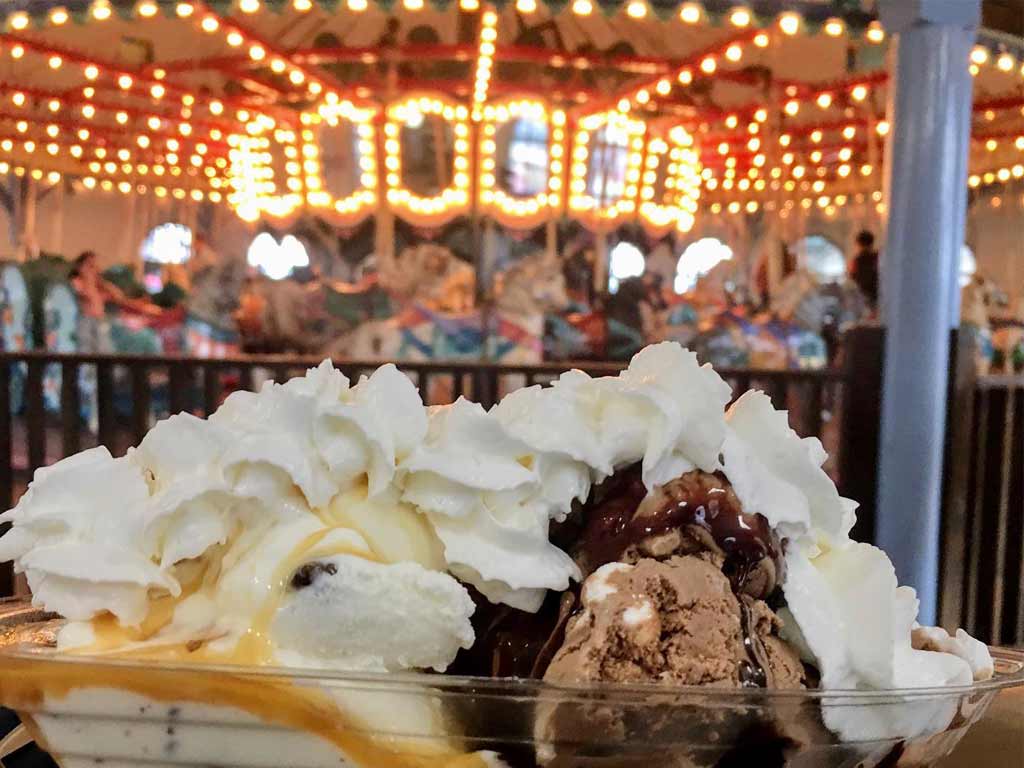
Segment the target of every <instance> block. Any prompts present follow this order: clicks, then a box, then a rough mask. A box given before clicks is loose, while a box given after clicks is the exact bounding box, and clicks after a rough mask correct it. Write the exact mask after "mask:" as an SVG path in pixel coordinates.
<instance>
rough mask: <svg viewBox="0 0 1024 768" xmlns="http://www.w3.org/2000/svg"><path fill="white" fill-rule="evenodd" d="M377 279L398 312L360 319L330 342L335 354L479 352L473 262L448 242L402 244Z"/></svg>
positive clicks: (419, 356) (422, 356) (390, 356)
mask: <svg viewBox="0 0 1024 768" xmlns="http://www.w3.org/2000/svg"><path fill="white" fill-rule="evenodd" d="M378 279H379V284H380V286H381V287H382V288H383V289H384V290H385V291H386V292H387V295H388V296H389V297H390V302H389V304H390V307H393V308H394V314H393V315H392V316H390V317H378V318H376V319H370V320H369V321H368V322H361V323H359V324H358V325H357V326H356V327H355V328H353V329H352V330H351V332H350V333H348V334H345V335H344V336H342V337H341V338H339V339H338V341H337V342H336V343H335V344H333V345H332V346H331V347H330V348H329V350H330V352H331V354H332V356H338V357H350V358H354V359H359V360H431V359H452V358H465V357H470V356H472V355H473V354H474V351H475V355H476V357H479V356H480V352H479V349H480V345H481V344H482V335H481V334H480V330H479V329H480V320H479V316H478V315H477V314H476V313H474V312H472V309H471V308H472V305H473V293H474V289H475V275H474V272H473V268H472V267H471V266H470V265H469V264H467V263H466V262H464V261H462V260H461V259H459V258H457V257H456V256H455V254H453V253H452V252H451V251H450V250H448V249H447V248H444V247H442V246H438V245H434V244H433V243H423V244H420V245H416V246H411V247H409V248H405V249H403V250H402V251H401V252H400V253H399V254H398V256H397V257H396V258H395V260H394V264H393V265H392V266H391V267H390V268H388V269H386V270H384V271H382V272H380V273H379V278H378ZM474 329H475V330H474Z"/></svg>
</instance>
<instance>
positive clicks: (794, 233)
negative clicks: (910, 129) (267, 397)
mask: <svg viewBox="0 0 1024 768" xmlns="http://www.w3.org/2000/svg"><path fill="white" fill-rule="evenodd" d="M870 5H871V4H868V3H861V2H858V1H857V0H852V1H847V2H838V1H837V2H833V3H823V2H802V3H792V2H790V3H784V4H783V3H777V2H769V1H767V0H756V1H755V2H748V3H733V2H717V1H715V2H713V1H712V0H707V2H705V3H698V2H676V0H666V1H662V0H657V1H654V2H648V0H628V1H627V2H607V1H605V0H602V1H601V2H598V0H571V1H570V2H561V1H556V0H550V1H548V0H543V1H542V0H515V1H514V2H513V1H511V0H510V1H508V2H500V3H484V2H482V1H481V0H457V1H454V0H453V1H452V2H433V1H432V2H425V1H424V0H400V2H392V1H390V0H388V1H387V2H385V1H384V0H380V1H379V2H378V1H377V0H373V1H372V2H371V1H370V0H293V1H292V2H283V1H281V0H274V1H272V2H264V1H263V0H238V2H210V3H204V2H193V1H192V0H181V1H180V2H175V1H171V2H165V1H164V0H159V1H157V0H139V2H122V1H121V0H95V1H94V2H77V0H73V1H72V2H66V3H63V4H61V3H56V2H48V1H46V2H44V1H42V0H39V1H36V0H31V1H29V2H19V3H11V4H7V5H6V6H5V14H6V15H5V16H4V17H3V21H2V24H3V32H2V33H0V105H2V106H0V174H5V175H9V177H10V178H11V179H12V184H11V185H10V186H9V190H15V192H16V194H15V192H11V191H5V193H4V198H5V199H4V201H3V202H4V205H5V206H6V207H7V209H8V212H9V213H11V219H12V231H14V232H16V239H17V240H18V243H17V245H18V248H17V253H16V255H15V258H13V259H12V260H11V261H9V262H8V263H7V264H6V266H5V267H4V268H3V269H2V270H0V279H2V282H3V302H4V311H3V322H4V333H3V341H4V345H5V348H7V349H20V348H24V347H26V346H40V347H46V348H49V349H51V350H57V351H68V350H73V349H75V348H76V343H77V341H76V338H75V333H74V329H75V327H76V317H77V313H78V312H79V311H80V310H79V307H78V302H77V301H76V297H75V294H74V291H73V290H72V288H71V286H70V284H69V274H70V270H71V265H70V263H69V262H68V261H67V260H66V259H64V258H61V254H52V253H39V250H40V249H39V248H38V245H37V244H38V242H39V237H38V230H39V229H40V228H42V227H47V226H51V223H50V221H49V220H48V219H46V218H44V217H43V216H41V215H37V210H39V209H40V206H41V205H42V203H41V202H39V201H40V200H41V199H42V198H43V197H44V196H46V195H52V196H54V197H59V200H60V203H61V205H62V206H63V207H64V209H68V208H70V207H72V206H74V205H76V201H79V200H85V199H92V198H95V197H96V196H99V197H101V198H105V199H106V198H109V199H111V200H113V199H114V198H115V196H125V197H130V198H131V199H132V201H133V202H132V208H131V211H132V212H133V216H132V217H131V220H130V221H118V220H117V217H116V216H115V217H114V220H113V221H102V220H99V219H97V220H95V221H94V223H93V226H95V227H97V228H101V227H111V226H112V227H123V228H129V229H130V230H131V231H134V232H136V233H137V234H138V237H137V238H136V239H137V240H138V241H139V242H138V243H137V246H136V252H139V253H142V254H143V256H145V253H147V252H150V253H154V254H155V253H157V252H159V253H162V254H166V253H168V252H169V253H171V256H161V257H159V258H153V259H146V258H139V259H137V260H136V261H134V263H129V264H122V265H118V266H116V267H113V268H110V269H108V270H107V272H106V273H105V280H106V281H108V283H110V284H111V285H113V286H116V290H114V289H112V290H111V291H110V293H109V294H108V304H107V310H106V318H107V321H108V323H109V330H108V344H109V345H110V349H111V351H117V350H120V351H132V352H147V353H155V354H169V353H185V354H193V355H224V354H229V353H232V352H236V351H239V350H243V349H244V350H247V351H264V352H290V351H291V352H302V353H316V354H329V355H332V356H334V357H337V358H341V357H349V358H357V359H363V360H366V359H395V360H402V359H407V360H424V359H471V360H480V359H487V360H495V361H502V362H515V363H529V362H539V361H541V360H544V359H626V358H628V357H629V355H631V354H632V353H633V352H635V351H636V350H637V349H639V348H640V347H641V346H643V345H644V344H645V343H648V342H650V341H653V340H659V339H675V340H679V341H682V342H684V343H687V344H690V345H692V346H693V347H694V348H696V349H697V350H699V352H700V354H701V355H702V357H704V358H705V359H707V360H709V361H711V362H714V363H716V364H718V365H725V366H729V367H754V368H761V369H765V368H779V369H783V368H817V367H823V366H826V365H828V363H829V361H830V360H831V359H832V358H833V357H834V356H835V355H836V354H837V351H838V349H839V346H840V344H839V339H840V338H841V333H842V331H843V330H844V329H845V328H847V327H849V326H850V325H852V324H854V323H859V322H870V320H871V317H872V304H873V297H871V296H864V295H863V294H862V292H861V290H860V289H859V288H858V287H857V286H856V285H855V284H853V282H851V281H850V280H849V279H848V278H847V265H846V260H845V258H844V253H843V250H844V249H845V250H847V251H849V250H852V242H853V239H854V236H855V235H856V234H857V232H859V231H861V230H869V231H873V232H874V233H876V235H877V236H878V238H879V242H881V240H882V238H883V237H884V232H883V231H882V228H883V226H884V219H885V217H884V214H885V211H886V204H887V200H886V191H885V190H884V189H883V184H882V179H883V175H884V174H883V167H884V166H885V164H886V162H887V159H888V158H887V152H886V145H887V139H888V135H889V133H890V130H891V128H892V125H891V120H890V117H889V114H890V113H889V108H888V101H889V99H888V96H889V84H890V77H891V68H890V67H889V66H888V48H889V38H888V36H887V32H886V30H885V29H884V28H883V26H882V25H881V23H880V21H879V20H878V19H877V18H876V17H875V16H874V14H873V12H872V11H871V9H870V7H869V6H870ZM963 66H964V68H969V69H970V72H971V74H972V75H973V76H974V103H973V109H972V113H973V129H972V148H971V160H970V171H969V187H970V190H969V194H970V195H972V196H973V197H975V198H978V199H981V198H985V199H993V200H994V199H999V200H1000V201H1001V204H1006V205H1007V206H1010V205H1012V206H1017V205H1018V201H1019V202H1020V204H1021V205H1024V181H1022V180H1024V45H1022V43H1021V41H1020V40H1015V39H1013V38H1010V37H1006V36H1002V35H999V34H997V33H983V34H982V35H981V37H980V38H979V43H978V45H977V46H976V47H975V48H974V50H973V51H972V53H971V55H970V57H969V60H967V61H964V62H963ZM52 209H53V206H52V205H51V206H50V210H52ZM100 210H102V207H101V209H100ZM138 221H143V222H148V223H149V224H154V223H158V222H163V225H162V226H161V227H153V228H148V224H147V228H148V237H144V235H146V234H147V233H146V232H141V231H139V230H140V227H139V225H138V223H137V222H138ZM76 237H77V239H78V240H80V241H81V247H82V249H85V248H88V247H89V237H90V230H89V227H88V226H86V227H84V228H81V231H79V232H77V234H76ZM65 240H66V237H65ZM726 242H728V243H729V244H730V245H729V246H728V247H726V246H725V245H723V243H726ZM250 243H251V245H250ZM257 243H259V246H258V247H257ZM837 245H838V246H839V247H838V249H837V247H836V246H837ZM147 248H148V249H149V251H147ZM63 255H65V256H73V255H74V253H72V252H68V253H66V254H63ZM247 256H248V258H247ZM966 282H968V283H969V284H970V286H969V287H971V290H972V291H973V292H972V293H971V294H970V295H971V299H970V301H968V302H965V307H967V308H968V309H965V312H969V319H970V320H972V321H973V322H974V324H975V325H976V326H977V332H978V333H979V335H981V336H983V337H984V338H985V339H991V338H993V332H992V329H991V327H990V326H991V325H992V322H993V320H992V318H993V316H994V315H993V313H994V312H996V310H995V309H993V306H992V305H993V304H997V303H998V296H999V291H998V290H995V289H993V288H991V287H986V286H985V284H984V282H983V281H982V280H980V279H978V280H975V279H973V278H970V277H968V279H967V281H966ZM999 323H1001V325H1000V326H999V327H998V328H997V329H996V334H995V336H994V337H995V338H996V339H997V341H998V344H997V345H990V353H991V355H993V356H994V355H995V354H996V349H995V347H996V346H999V345H1001V348H1000V349H999V354H1000V355H1001V358H999V359H1000V360H1002V361H1003V363H1000V364H1005V365H1007V366H1012V365H1013V364H1014V361H1015V360H1016V359H1017V358H1021V359H1020V363H1021V364H1024V346H1022V345H1021V340H1020V339H1021V332H1020V328H1021V327H1022V326H1021V323H1020V321H1019V318H1015V317H1014V313H1013V311H1012V308H1011V309H1008V310H1005V311H1003V312H1002V314H1001V315H1000V319H999ZM1007 329H1008V330H1007ZM1000 334H1002V335H1000ZM986 364H987V362H986Z"/></svg>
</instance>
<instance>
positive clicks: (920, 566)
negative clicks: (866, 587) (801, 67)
mask: <svg viewBox="0 0 1024 768" xmlns="http://www.w3.org/2000/svg"><path fill="white" fill-rule="evenodd" d="M881 13H882V20H883V22H884V24H885V26H886V28H887V29H888V30H889V31H890V32H892V33H894V35H895V41H894V44H895V46H896V50H895V56H894V58H893V61H894V69H895V71H894V72H893V77H892V80H891V83H892V85H891V90H890V103H889V116H890V121H891V124H892V129H891V132H890V134H889V143H888V147H887V154H888V156H887V163H886V167H887V172H888V176H887V178H886V189H887V190H888V196H887V201H888V228H887V243H886V248H885V253H884V254H883V257H882V265H881V273H882V302H883V318H884V321H885V323H886V326H887V337H886V339H887V340H886V349H885V370H884V372H883V386H882V424H881V445H880V457H879V493H878V522H877V538H878V543H879V545H880V546H881V547H883V548H884V549H885V550H886V551H887V552H888V553H889V554H890V556H891V557H892V559H893V562H894V563H895V565H896V573H897V575H898V577H899V580H900V583H903V584H908V585H910V586H913V587H915V588H916V589H917V591H918V595H919V597H920V599H921V621H922V623H934V621H935V613H936V608H937V598H938V568H939V530H940V517H941V495H942V464H943V448H944V439H945V428H946V423H945V422H946V397H947V391H946V390H947V380H948V368H949V340H950V329H951V328H952V327H953V326H954V325H956V324H957V323H958V322H959V293H958V287H957V283H958V280H959V263H960V247H961V245H962V244H963V240H964V227H965V217H966V202H967V197H966V184H967V158H968V150H969V144H970V109H971V91H972V81H971V76H970V73H969V72H968V63H969V56H970V51H971V48H972V46H973V45H974V41H975V38H976V33H977V26H978V22H979V20H980V14H981V8H980V0H882V2H881Z"/></svg>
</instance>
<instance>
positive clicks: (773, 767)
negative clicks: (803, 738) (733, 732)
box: [714, 722, 799, 768]
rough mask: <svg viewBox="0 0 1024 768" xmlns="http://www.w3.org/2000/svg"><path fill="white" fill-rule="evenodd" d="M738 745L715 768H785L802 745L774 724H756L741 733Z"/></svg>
mask: <svg viewBox="0 0 1024 768" xmlns="http://www.w3.org/2000/svg"><path fill="white" fill-rule="evenodd" d="M736 745H737V746H735V747H734V748H732V749H730V750H729V751H728V752H727V753H726V754H724V755H722V757H721V758H720V759H719V760H718V762H716V763H715V766H714V768H754V766H757V768H784V766H786V765H788V763H789V760H788V756H789V754H790V753H791V752H793V750H794V749H795V748H797V747H798V746H799V745H798V744H797V743H796V742H795V741H793V740H792V739H791V738H789V737H788V736H784V735H783V734H782V733H781V732H780V731H779V729H778V727H777V726H776V725H775V724H774V723H768V722H756V723H753V724H751V725H750V726H748V727H747V728H744V729H743V731H742V732H741V733H739V734H737V738H736Z"/></svg>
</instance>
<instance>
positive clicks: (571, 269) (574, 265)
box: [562, 249, 595, 307]
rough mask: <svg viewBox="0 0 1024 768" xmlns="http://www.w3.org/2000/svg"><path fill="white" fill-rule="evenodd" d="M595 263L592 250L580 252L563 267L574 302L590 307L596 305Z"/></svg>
mask: <svg viewBox="0 0 1024 768" xmlns="http://www.w3.org/2000/svg"><path fill="white" fill-rule="evenodd" d="M594 261H595V254H594V252H593V251H592V250H590V249H586V250H583V249H581V250H578V251H576V252H575V253H574V254H572V255H571V256H570V257H569V258H568V259H566V260H565V263H564V264H563V265H562V274H563V275H564V276H565V287H566V290H568V292H569V295H570V296H571V297H572V299H573V301H574V302H576V303H578V304H582V305H583V306H585V307H590V306H592V305H593V303H594V299H595V296H594Z"/></svg>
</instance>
